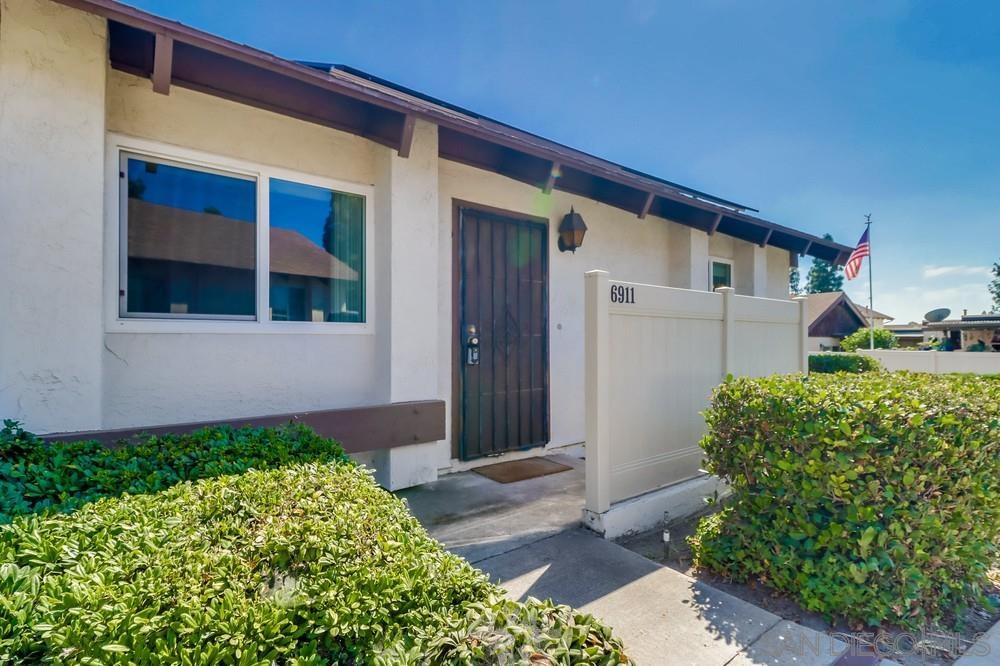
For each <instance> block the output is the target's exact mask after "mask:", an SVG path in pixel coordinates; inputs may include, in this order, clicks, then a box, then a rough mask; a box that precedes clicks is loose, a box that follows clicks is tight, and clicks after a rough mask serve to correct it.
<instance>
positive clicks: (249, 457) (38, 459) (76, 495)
mask: <svg viewBox="0 0 1000 666" xmlns="http://www.w3.org/2000/svg"><path fill="white" fill-rule="evenodd" d="M347 460H348V458H347V456H346V455H345V454H344V451H343V449H342V448H341V447H340V445H339V444H337V443H336V442H334V441H332V440H329V439H324V438H322V437H320V436H319V435H317V434H316V433H315V432H313V431H312V430H311V429H309V428H307V427H305V426H301V425H289V426H285V427H282V428H276V429H275V428H243V429H239V430H237V429H234V428H230V427H227V426H222V427H216V428H205V429H202V430H199V431H197V432H193V433H189V434H184V435H162V436H157V437H147V438H145V439H142V440H141V441H139V442H138V443H136V444H135V445H130V446H124V447H122V448H119V449H109V448H107V447H105V446H103V445H102V444H100V443H99V442H95V441H81V442H46V441H43V440H41V439H40V438H38V437H37V436H35V435H33V434H32V433H30V432H27V431H25V430H24V429H23V428H21V427H20V425H19V424H18V423H16V422H15V421H9V420H5V421H4V427H3V429H2V430H0V523H4V522H9V521H10V519H11V517H12V516H16V515H21V514H26V513H34V512H37V511H43V510H56V511H68V510H72V509H75V508H77V507H79V506H82V505H83V504H85V503H87V502H90V501H92V500H95V499H98V498H100V497H105V496H108V495H120V494H122V493H132V494H136V493H151V492H156V491H158V490H164V489H166V488H169V487H170V486H172V485H174V484H176V483H178V482H180V481H187V480H190V479H200V478H205V477H212V476H220V475H222V474H238V473H240V472H244V471H246V470H248V469H251V468H256V469H261V468H270V467H277V466H280V465H285V464H288V463H293V462H309V461H327V462H333V461H347Z"/></svg>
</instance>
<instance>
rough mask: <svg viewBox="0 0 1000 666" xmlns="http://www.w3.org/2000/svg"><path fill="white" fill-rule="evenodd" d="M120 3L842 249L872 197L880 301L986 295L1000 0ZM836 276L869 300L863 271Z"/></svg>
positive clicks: (909, 315) (994, 226) (902, 306)
mask: <svg viewBox="0 0 1000 666" xmlns="http://www.w3.org/2000/svg"><path fill="white" fill-rule="evenodd" d="M133 4H135V5H137V6H139V7H142V8H144V9H148V10H150V11H153V12H155V13H158V14H162V15H164V16H168V17H170V18H174V19H177V20H180V21H182V22H184V23H187V24H190V25H193V26H195V27H198V28H202V29H205V30H209V31H211V32H214V33H217V34H221V35H222V36H224V37H227V38H230V39H234V40H236V41H239V42H245V43H248V44H251V45H253V46H256V47H258V48H261V49H264V50H266V51H271V52H273V53H276V54H278V55H281V56H285V57H289V58H295V59H304V60H319V61H329V62H337V63H345V64H350V65H353V66H355V67H358V68H360V69H364V70H367V71H369V72H371V73H373V74H376V75H378V76H381V77H383V78H387V79H390V80H392V81H395V82H397V83H400V84H403V85H406V86H409V87H411V88H415V89H418V90H421V91H423V92H426V93H427V94H430V95H434V96H436V97H440V98H443V99H445V100H448V101H450V102H452V103H455V104H458V105H460V106H464V107H467V108H471V109H474V110H476V111H478V112H480V113H483V114H485V115H489V116H492V117H494V118H497V119H499V120H502V121H504V122H508V123H510V124H513V125H516V126H518V127H521V128H523V129H526V130H529V131H532V132H535V133H538V134H542V135H544V136H546V137H549V138H551V139H554V140H556V141H559V142H562V143H566V144H568V145H571V146H573V147H575V148H579V149H582V150H585V151H587V152H590V153H593V154H596V155H599V156H601V157H605V158H608V159H611V160H614V161H617V162H621V163H623V164H626V165H628V166H630V167H633V168H637V169H641V170H643V171H647V172H650V173H653V174H656V175H659V176H661V177H664V178H667V179H669V180H673V181H676V182H679V183H683V184H685V185H688V186H690V187H693V188H696V189H700V190H704V191H707V192H711V193H713V194H716V195H718V196H721V197H724V198H727V199H732V200H735V201H740V202H743V203H745V204H747V205H749V206H752V207H754V208H758V209H760V211H761V215H762V216H763V217H765V218H767V219H770V220H773V221H775V222H779V223H781V224H785V225H789V226H793V227H796V228H799V229H803V230H807V231H810V232H812V233H816V234H822V233H824V232H829V233H831V234H833V236H834V238H835V239H836V240H838V241H840V242H842V243H844V244H846V245H853V244H854V243H855V242H856V241H857V239H858V237H859V236H860V235H861V232H862V231H863V224H864V217H863V216H864V214H865V213H871V214H872V220H873V225H872V253H873V261H874V263H873V272H874V292H875V308H876V309H877V310H880V311H882V312H885V313H887V314H890V315H893V316H894V317H895V318H896V320H897V321H901V322H906V321H909V320H911V319H920V318H921V317H922V315H923V313H924V312H926V311H927V310H930V309H933V308H938V307H948V308H951V309H952V311H953V312H954V313H956V314H960V313H961V312H962V310H964V309H967V310H969V311H970V312H977V313H978V312H980V311H982V310H985V309H987V308H989V306H990V299H989V295H988V292H987V290H986V284H987V282H988V280H989V275H988V273H989V267H990V266H992V264H993V262H996V261H1000V158H998V155H1000V128H998V119H1000V94H998V93H997V91H998V90H1000V3H995V2H988V1H974V0H973V1H969V2H962V3H946V2H931V1H922V2H906V1H903V0H882V1H880V2H861V1H859V0H855V1H852V2H836V3H819V2H800V1H798V0H787V1H782V2H776V1H772V0H760V1H758V2H744V1H742V0H701V1H699V2H684V3H679V2H656V1H655V0H632V1H626V2H620V3H618V2H614V3H597V2H580V1H579V0H575V1H570V0H561V1H558V2H528V1H522V0H517V1H509V2H502V3H500V2H466V1H464V0H463V1H458V0H455V1H451V2H448V1H439V0H407V1H406V2H386V1H371V0H344V1H342V2H319V1H312V2H306V1H302V2H287V1H283V2H277V1H270V2H260V1H258V2H253V1H241V2H236V1H235V0H234V1H232V2H222V1H219V0H216V1H214V2H201V1H196V0H133ZM590 268H600V267H599V266H581V273H582V271H583V270H585V269H590ZM620 277H621V278H623V279H628V276H627V275H622V276H620ZM847 290H848V293H849V294H850V295H851V296H852V298H855V299H856V300H857V301H859V302H862V303H867V292H868V282H867V269H866V270H865V271H864V272H863V273H862V275H861V276H860V277H859V278H857V279H855V280H853V281H852V282H850V283H848V287H847Z"/></svg>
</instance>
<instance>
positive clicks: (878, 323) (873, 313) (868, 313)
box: [851, 301, 892, 328]
mask: <svg viewBox="0 0 1000 666" xmlns="http://www.w3.org/2000/svg"><path fill="white" fill-rule="evenodd" d="M851 302H852V303H853V304H854V307H855V308H857V310H858V312H860V313H861V317H862V318H863V319H864V320H865V326H866V327H867V326H872V327H873V328H885V327H886V324H888V323H889V322H890V321H892V317H890V316H889V315H887V314H884V313H882V312H879V311H878V310H872V309H871V308H869V307H866V306H864V305H861V304H860V303H854V301H851Z"/></svg>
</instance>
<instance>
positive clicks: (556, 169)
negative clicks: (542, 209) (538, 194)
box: [542, 162, 562, 194]
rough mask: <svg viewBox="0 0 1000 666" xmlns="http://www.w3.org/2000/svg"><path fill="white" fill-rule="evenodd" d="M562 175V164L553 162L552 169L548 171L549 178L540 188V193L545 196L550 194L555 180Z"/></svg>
mask: <svg viewBox="0 0 1000 666" xmlns="http://www.w3.org/2000/svg"><path fill="white" fill-rule="evenodd" d="M561 175H562V164H560V163H559V162H553V163H552V167H551V168H550V169H549V177H548V178H547V179H546V181H545V185H543V186H542V192H544V193H545V194H552V188H553V187H555V186H556V180H558V179H559V176H561Z"/></svg>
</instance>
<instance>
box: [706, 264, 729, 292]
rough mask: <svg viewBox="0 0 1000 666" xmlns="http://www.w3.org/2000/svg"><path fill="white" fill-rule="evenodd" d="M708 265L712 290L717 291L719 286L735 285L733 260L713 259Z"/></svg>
mask: <svg viewBox="0 0 1000 666" xmlns="http://www.w3.org/2000/svg"><path fill="white" fill-rule="evenodd" d="M708 265H709V282H710V283H711V285H712V291H715V290H716V289H717V288H719V287H732V286H733V264H732V262H730V261H725V260H722V259H712V260H710V261H709V262H708Z"/></svg>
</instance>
